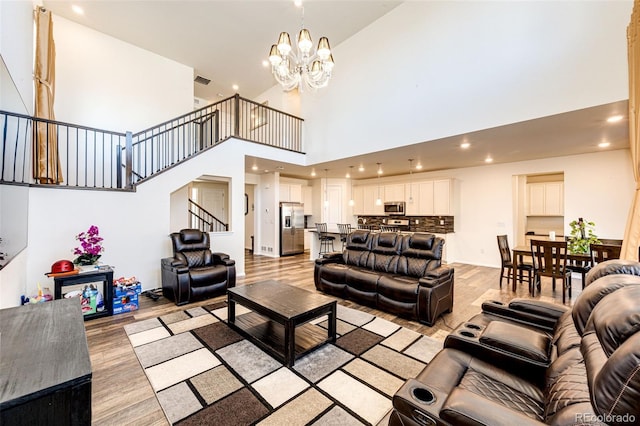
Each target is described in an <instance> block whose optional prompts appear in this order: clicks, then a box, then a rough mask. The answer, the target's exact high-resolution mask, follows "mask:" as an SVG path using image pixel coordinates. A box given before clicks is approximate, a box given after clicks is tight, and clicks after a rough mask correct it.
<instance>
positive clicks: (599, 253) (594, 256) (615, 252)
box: [589, 244, 622, 266]
mask: <svg viewBox="0 0 640 426" xmlns="http://www.w3.org/2000/svg"><path fill="white" fill-rule="evenodd" d="M589 251H590V252H591V266H596V264H597V263H600V262H605V261H607V260H610V259H620V252H621V251H622V246H621V245H620V246H619V245H612V244H591V245H590V246H589Z"/></svg>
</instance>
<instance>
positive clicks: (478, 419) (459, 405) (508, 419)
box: [440, 387, 544, 426]
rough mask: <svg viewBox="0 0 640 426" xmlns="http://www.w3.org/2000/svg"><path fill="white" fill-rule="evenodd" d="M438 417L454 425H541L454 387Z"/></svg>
mask: <svg viewBox="0 0 640 426" xmlns="http://www.w3.org/2000/svg"><path fill="white" fill-rule="evenodd" d="M440 418H441V419H443V420H445V421H448V422H449V423H451V424H455V425H519V426H529V425H538V426H539V425H543V424H544V423H542V422H539V421H537V420H535V419H532V418H531V417H529V416H527V415H525V414H522V413H520V412H519V411H516V410H512V409H510V408H508V407H506V406H504V405H501V404H497V403H495V402H493V401H491V400H489V399H486V398H483V397H481V396H480V395H477V394H475V393H473V392H471V391H468V390H466V389H462V388H459V387H457V388H455V389H454V390H453V391H452V392H451V393H450V394H449V396H448V397H447V400H446V401H445V403H444V406H443V407H442V410H440Z"/></svg>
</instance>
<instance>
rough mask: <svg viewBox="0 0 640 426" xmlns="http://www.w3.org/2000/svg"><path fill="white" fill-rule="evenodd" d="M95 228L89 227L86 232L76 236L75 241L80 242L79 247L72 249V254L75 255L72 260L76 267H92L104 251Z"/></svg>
mask: <svg viewBox="0 0 640 426" xmlns="http://www.w3.org/2000/svg"><path fill="white" fill-rule="evenodd" d="M99 234H100V230H99V229H98V227H97V226H95V225H91V226H90V227H89V229H88V230H87V231H86V232H81V233H79V234H78V235H76V240H78V241H80V246H79V247H76V248H74V249H73V254H75V255H77V256H78V257H76V258H75V259H74V260H73V263H74V264H76V265H94V264H95V263H96V262H97V261H98V259H100V256H102V255H101V254H100V253H102V252H103V251H104V247H103V246H102V240H103V238H102V237H101V236H100V235H99Z"/></svg>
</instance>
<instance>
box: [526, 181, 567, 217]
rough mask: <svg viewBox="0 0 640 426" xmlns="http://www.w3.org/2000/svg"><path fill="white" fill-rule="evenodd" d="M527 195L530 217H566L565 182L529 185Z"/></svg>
mask: <svg viewBox="0 0 640 426" xmlns="http://www.w3.org/2000/svg"><path fill="white" fill-rule="evenodd" d="M527 195H528V197H527V200H528V203H527V214H528V215H529V216H563V215H564V182H540V183H529V184H527Z"/></svg>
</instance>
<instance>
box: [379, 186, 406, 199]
mask: <svg viewBox="0 0 640 426" xmlns="http://www.w3.org/2000/svg"><path fill="white" fill-rule="evenodd" d="M404 186H405V185H404V183H396V184H392V185H385V186H384V197H382V201H383V202H384V201H392V202H393V201H404V200H405V198H404V197H405V194H404Z"/></svg>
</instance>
